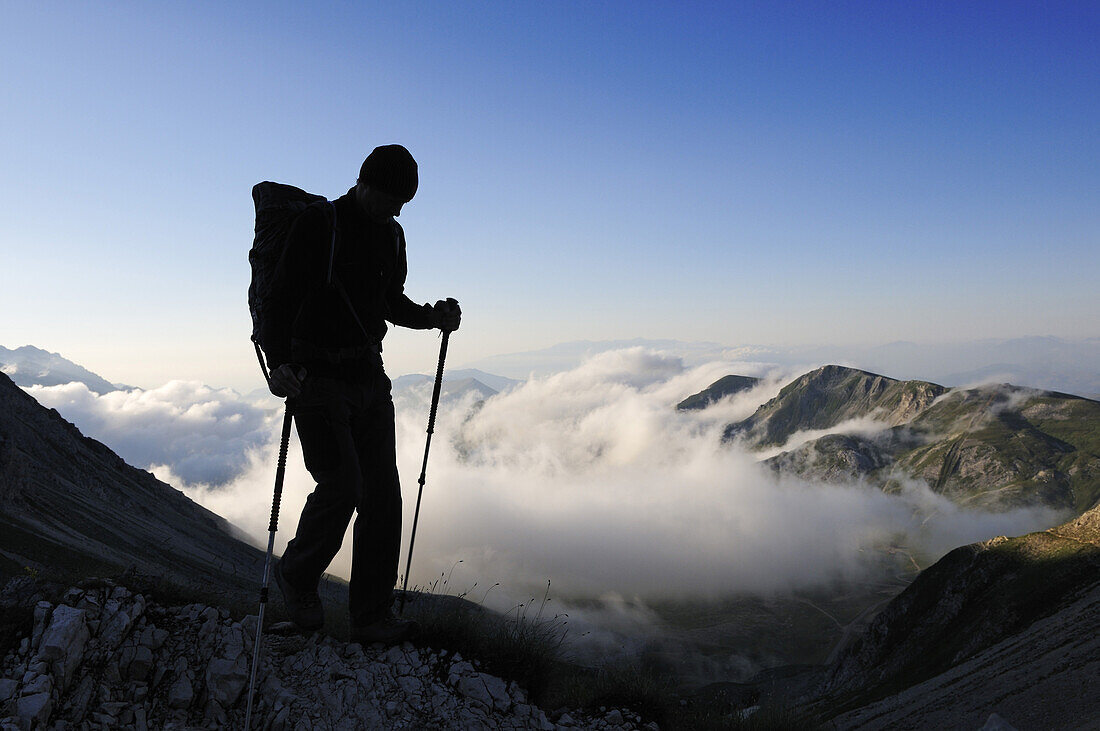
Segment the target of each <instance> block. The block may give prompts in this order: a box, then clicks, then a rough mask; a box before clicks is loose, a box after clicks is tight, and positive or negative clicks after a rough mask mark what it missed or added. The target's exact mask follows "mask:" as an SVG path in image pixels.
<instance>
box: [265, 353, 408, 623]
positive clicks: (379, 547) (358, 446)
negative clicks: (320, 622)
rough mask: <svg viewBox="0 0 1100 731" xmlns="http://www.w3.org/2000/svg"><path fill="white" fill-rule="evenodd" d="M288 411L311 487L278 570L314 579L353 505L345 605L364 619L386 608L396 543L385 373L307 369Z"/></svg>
mask: <svg viewBox="0 0 1100 731" xmlns="http://www.w3.org/2000/svg"><path fill="white" fill-rule="evenodd" d="M372 370H373V369H372ZM293 411H294V420H295V422H296V424H297V427H298V438H299V440H300V441H301V443H302V453H303V455H304V456H305V463H306V469H307V470H309V473H310V475H312V476H313V479H314V480H315V481H316V482H317V487H316V488H315V489H314V490H313V493H312V494H311V495H310V496H309V497H308V498H307V499H306V504H305V507H304V508H303V509H302V517H301V518H299V520H298V530H297V532H296V533H295V534H294V538H293V539H292V540H291V541H290V543H289V544H288V545H287V547H286V551H285V552H284V553H283V558H282V571H283V577H284V578H285V579H286V580H287V581H288V582H290V584H291V585H292V586H294V587H295V588H298V589H300V590H309V589H312V588H313V587H315V586H316V585H317V583H318V582H319V581H320V578H321V574H322V573H324V571H325V569H326V568H328V565H329V563H330V562H331V561H332V559H333V557H334V556H335V555H336V552H337V551H338V550H340V544H341V543H342V541H343V538H344V533H345V532H346V531H347V526H348V522H349V521H350V520H351V516H352V513H357V515H356V518H355V528H354V531H353V536H354V537H353V539H352V563H351V586H350V588H349V600H348V609H349V612H350V615H351V616H350V619H351V623H352V625H353V626H356V625H365V624H370V623H371V622H374V621H376V620H378V619H380V618H381V617H383V616H385V614H386V613H387V612H388V611H389V607H390V604H391V602H392V600H393V587H394V584H395V583H396V582H397V562H398V554H399V552H400V543H401V486H400V483H399V481H398V476H397V456H396V450H395V446H394V412H393V398H392V396H391V394H390V380H389V378H387V377H386V374H385V373H384V372H383V371H382V369H381V368H377V369H376V374H375V375H372V376H371V377H370V378H368V379H367V380H365V381H363V382H352V381H346V380H342V379H336V378H328V377H322V376H317V377H313V376H308V377H307V378H306V381H305V384H304V386H303V389H302V393H301V395H299V396H298V398H296V399H295V405H294V408H293Z"/></svg>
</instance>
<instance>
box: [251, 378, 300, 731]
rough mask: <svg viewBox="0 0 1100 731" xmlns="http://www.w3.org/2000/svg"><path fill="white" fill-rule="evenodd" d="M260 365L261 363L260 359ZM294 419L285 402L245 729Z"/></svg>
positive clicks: (254, 681) (289, 405)
mask: <svg viewBox="0 0 1100 731" xmlns="http://www.w3.org/2000/svg"><path fill="white" fill-rule="evenodd" d="M260 363H261V364H262V363H263V360H262V359H261V361H260ZM293 417H294V412H293V408H292V404H291V400H290V399H287V400H286V411H285V412H284V413H283V432H282V436H281V437H280V440H279V462H278V464H277V465H276V468H275V494H274V496H273V497H272V498H271V522H270V523H268V526H267V530H268V536H267V557H266V558H265V559H264V579H263V584H262V585H261V587H260V614H259V617H257V620H256V642H255V644H254V645H253V647H252V673H251V675H250V676H249V678H248V707H247V708H248V710H246V711H245V721H244V727H245V729H251V728H252V725H251V724H252V696H253V693H254V692H255V689H256V669H257V668H258V667H259V664H260V642H261V641H262V639H263V631H264V609H265V608H266V607H267V595H268V585H269V584H270V583H271V556H272V553H273V552H274V550H275V531H277V530H278V528H279V504H280V503H281V502H282V499H283V478H284V477H285V476H286V451H287V446H288V444H289V442H290V425H291V422H292V420H293Z"/></svg>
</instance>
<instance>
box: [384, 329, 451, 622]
mask: <svg viewBox="0 0 1100 731" xmlns="http://www.w3.org/2000/svg"><path fill="white" fill-rule="evenodd" d="M450 336H451V333H450V332H449V331H447V330H444V331H443V342H442V343H440V344H439V365H437V366H436V369H435V388H434V389H433V390H432V409H431V412H430V413H429V414H428V439H427V441H425V442H424V462H423V464H421V465H420V479H419V480H418V482H419V483H420V490H419V491H418V492H417V493H416V511H415V512H414V513H413V527H412V535H411V536H410V537H409V557H408V560H407V561H406V562H405V585H404V586H403V587H401V603H400V605H399V607H398V610H397V612H398V614H404V613H405V597H407V596H408V594H409V570H410V569H411V568H412V561H413V545H414V544H415V543H416V524H417V522H418V521H419V520H420V498H422V497H424V473H425V472H426V471H427V469H428V450H429V449H431V447H432V432H434V431H435V410H436V407H437V406H439V389H440V387H441V386H442V385H443V361H444V360H446V359H447V339H448V338H449V337H450Z"/></svg>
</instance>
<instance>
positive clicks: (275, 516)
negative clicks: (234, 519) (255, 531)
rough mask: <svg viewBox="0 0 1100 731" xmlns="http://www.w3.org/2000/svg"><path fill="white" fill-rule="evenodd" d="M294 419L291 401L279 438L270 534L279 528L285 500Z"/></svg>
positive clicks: (288, 403) (287, 402)
mask: <svg viewBox="0 0 1100 731" xmlns="http://www.w3.org/2000/svg"><path fill="white" fill-rule="evenodd" d="M293 418H294V412H293V411H292V410H291V406H290V399H287V401H286V411H285V412H284V413H283V432H282V435H281V436H280V438H279V462H278V464H277V466H276V468H275V494H274V496H273V497H272V499H271V522H270V523H269V524H268V526H267V530H268V532H271V533H273V532H275V531H276V530H278V528H279V504H280V503H281V502H282V499H283V476H284V475H285V474H286V452H287V446H288V443H289V442H290V424H291V421H292V420H293Z"/></svg>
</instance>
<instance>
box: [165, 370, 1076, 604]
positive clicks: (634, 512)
mask: <svg viewBox="0 0 1100 731" xmlns="http://www.w3.org/2000/svg"><path fill="white" fill-rule="evenodd" d="M728 373H738V374H742V375H755V376H762V377H764V378H765V380H764V382H763V383H762V384H761V385H760V386H758V387H756V388H754V389H752V390H751V391H748V392H744V393H741V394H736V395H734V396H732V397H729V398H727V399H724V400H723V401H722V402H720V403H718V404H716V405H714V406H712V407H710V408H707V409H704V410H701V411H677V410H676V409H675V404H676V403H677V402H679V401H680V400H682V399H683V398H684V397H685V396H687V395H689V394H691V393H694V392H696V391H699V390H701V389H702V388H704V387H706V386H707V385H709V384H710V383H712V382H713V381H715V380H717V379H718V378H719V377H721V376H723V375H726V374H728ZM795 375H797V373H794V372H787V373H776V372H774V371H772V370H770V369H769V368H768V367H767V366H764V365H746V364H745V363H730V362H726V361H716V362H712V363H707V364H705V365H701V366H695V367H687V366H685V365H684V363H683V362H682V361H681V360H680V359H679V358H677V357H675V356H673V355H669V354H663V353H659V352H653V351H648V350H644V349H641V348H632V349H627V350H621V351H614V352H608V353H602V354H599V355H596V356H594V357H592V358H591V359H589V360H588V361H586V362H585V363H584V364H582V365H581V366H579V367H577V368H575V369H573V370H570V371H566V372H563V373H558V374H555V375H552V376H548V377H545V378H534V379H532V380H530V381H528V382H527V383H525V384H523V385H521V386H518V387H516V388H515V389H513V390H511V391H509V392H507V393H504V394H500V395H497V396H493V397H491V398H489V399H487V400H484V401H483V402H480V399H479V398H478V397H477V396H476V395H474V394H471V395H470V396H469V397H467V398H466V399H463V400H458V401H454V402H452V403H450V404H446V405H445V408H443V409H442V410H441V412H440V415H439V419H438V422H437V425H436V435H435V439H434V441H433V443H432V453H431V458H430V462H429V465H428V474H427V485H426V487H425V490H424V502H423V507H422V510H421V516H420V525H419V527H418V533H417V543H416V545H417V549H416V556H415V557H414V562H413V570H412V576H411V579H412V583H414V584H420V585H427V584H430V583H431V582H432V581H433V580H435V579H437V578H440V577H441V576H444V575H449V574H450V573H451V572H452V569H453V568H454V567H455V566H456V564H457V562H459V561H461V564H457V565H458V569H457V570H455V574H454V576H453V577H452V580H451V581H450V585H449V586H448V591H452V592H461V591H463V590H465V589H468V588H470V587H471V586H472V585H473V584H474V583H475V582H476V583H477V584H478V586H480V587H482V590H483V589H485V588H487V587H489V586H491V585H492V584H493V583H495V582H501V584H503V585H504V586H505V587H506V588H505V589H503V590H494V592H491V593H490V597H489V603H490V604H492V603H493V598H494V596H496V595H497V594H499V595H500V599H498V601H503V602H510V601H512V599H513V598H514V597H516V596H522V595H524V594H527V593H529V594H530V595H531V596H541V594H542V589H543V588H544V585H545V582H546V581H547V580H551V581H552V582H553V586H554V591H553V594H554V595H555V596H557V597H559V598H560V599H569V598H571V597H572V598H583V597H601V596H607V595H618V596H622V597H640V598H644V599H650V598H653V599H657V598H670V597H687V596H693V597H707V596H723V595H729V594H739V593H754V594H770V593H775V592H782V591H785V590H790V589H808V588H813V587H817V586H824V585H828V584H830V583H831V582H834V581H836V580H838V579H861V578H864V577H866V576H868V575H869V574H871V573H873V572H875V571H877V570H879V568H880V566H881V560H882V554H881V552H879V551H877V550H875V549H876V548H878V547H882V546H885V545H889V546H894V547H896V549H897V550H898V551H899V552H902V553H907V554H911V555H913V556H914V560H916V561H918V562H919V563H920V565H922V566H924V565H927V563H928V562H930V561H931V560H933V559H934V558H935V557H938V556H939V555H942V553H943V552H945V551H947V550H949V549H950V548H952V547H954V546H957V545H960V544H963V543H969V542H973V541H976V540H982V539H986V538H990V537H992V536H995V535H1000V534H1008V535H1014V534H1019V533H1024V532H1027V531H1031V530H1036V529H1040V528H1045V527H1049V526H1050V525H1053V524H1056V523H1057V522H1059V520H1060V518H1061V516H1057V515H1054V514H1052V513H1050V512H1049V511H1044V510H1021V511H1014V512H1010V513H976V512H973V511H968V510H963V509H961V508H959V507H957V506H955V505H954V504H952V503H950V502H949V501H947V500H945V499H944V498H942V497H941V496H938V495H935V494H933V493H932V492H931V491H929V490H928V489H927V487H926V486H924V485H922V484H920V483H907V485H906V488H905V489H904V490H902V491H901V492H900V493H899V494H891V495H887V494H884V493H882V492H881V491H879V490H878V489H876V488H874V487H872V486H869V485H865V484H853V485H844V486H835V485H821V484H815V483H811V482H806V481H803V480H796V479H786V478H780V479H776V478H775V476H774V475H772V474H771V472H770V470H767V469H766V468H764V467H763V466H762V465H761V464H760V463H759V459H760V458H761V455H759V454H754V453H749V452H746V451H744V450H743V449H742V448H740V447H738V446H736V445H729V444H722V442H721V439H720V435H721V430H722V428H723V427H724V426H725V424H727V423H728V422H729V421H731V420H735V419H740V418H744V417H745V416H748V415H749V414H751V413H752V412H753V410H755V408H756V407H757V406H759V405H760V404H762V403H763V402H765V401H767V400H768V399H769V398H771V397H772V396H774V395H775V394H776V393H778V391H779V389H780V387H781V386H782V385H784V384H785V383H787V382H789V381H790V380H791V379H792V378H793V377H794V376H795ZM479 402H480V403H479ZM403 403H409V402H403ZM427 413H428V404H427V402H426V401H424V402H423V403H415V404H412V403H409V405H408V406H407V407H402V408H400V409H399V411H398V417H397V434H398V461H399V467H400V470H401V474H402V477H403V484H404V493H405V505H406V509H405V538H404V543H403V550H404V547H406V546H407V545H408V534H409V530H410V528H411V524H412V512H413V507H414V505H415V500H416V488H417V485H416V482H415V480H416V477H417V475H418V473H419V469H420V460H421V458H422V456H423V449H424V436H425V434H424V430H425V426H426V421H427ZM276 421H277V420H270V421H269V422H268V428H269V429H270V435H269V441H267V442H266V446H263V447H261V448H257V449H252V450H251V451H249V452H248V457H247V466H246V468H245V469H244V470H243V472H242V474H241V476H240V477H239V478H238V479H236V480H234V481H233V482H232V483H231V484H228V485H224V486H222V487H215V486H192V487H190V488H188V489H187V492H188V494H190V495H191V496H192V497H193V498H194V499H196V500H197V501H199V502H201V503H203V504H205V505H207V506H208V507H210V508H211V509H213V510H215V511H217V512H219V513H221V514H222V515H224V516H225V517H226V518H228V519H229V520H231V521H233V522H235V523H237V524H238V525H240V526H241V527H243V528H245V529H246V531H248V532H249V533H250V534H251V535H252V536H254V537H255V540H256V542H257V544H258V545H262V543H263V541H264V539H265V535H266V528H267V511H268V508H269V506H270V500H271V489H272V481H273V475H274V462H275V446H276V445H275V436H276V434H275V432H276V430H277V429H278V424H277V423H276ZM845 428H849V429H850V428H857V430H867V431H871V430H873V428H874V427H873V425H870V424H859V425H851V424H849V425H846V427H845ZM261 441H263V440H261ZM173 469H174V468H171V469H169V468H156V469H155V470H154V471H156V473H157V474H158V476H161V477H162V478H166V479H168V480H169V481H172V479H173V477H174V475H173V472H172V470H173ZM311 489H312V481H311V480H310V478H309V475H308V474H307V473H306V471H305V470H304V468H303V467H302V461H301V454H300V450H299V447H298V445H297V440H296V439H293V440H292V444H291V453H290V458H289V461H288V473H287V480H286V487H285V494H284V499H283V519H282V521H281V527H280V533H279V535H278V537H277V542H276V546H277V550H281V549H282V547H283V546H285V544H286V541H287V540H289V538H290V537H292V535H293V531H294V527H295V524H296V521H297V516H298V512H299V511H300V509H301V505H302V503H303V502H304V500H305V496H306V495H307V494H308V493H309V491H310V490H311ZM347 543H348V541H345V544H346V545H345V548H344V549H343V550H342V551H341V553H340V554H339V555H338V556H337V559H336V561H335V562H334V564H333V566H332V569H331V570H332V571H333V572H334V573H337V574H339V575H342V576H345V577H346V576H347V575H348V573H349V568H350V550H349V547H348V545H347ZM403 568H404V558H403V559H402V569H403ZM478 591H480V590H476V591H475V592H473V594H472V596H474V597H475V598H476V594H477V592H478Z"/></svg>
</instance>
